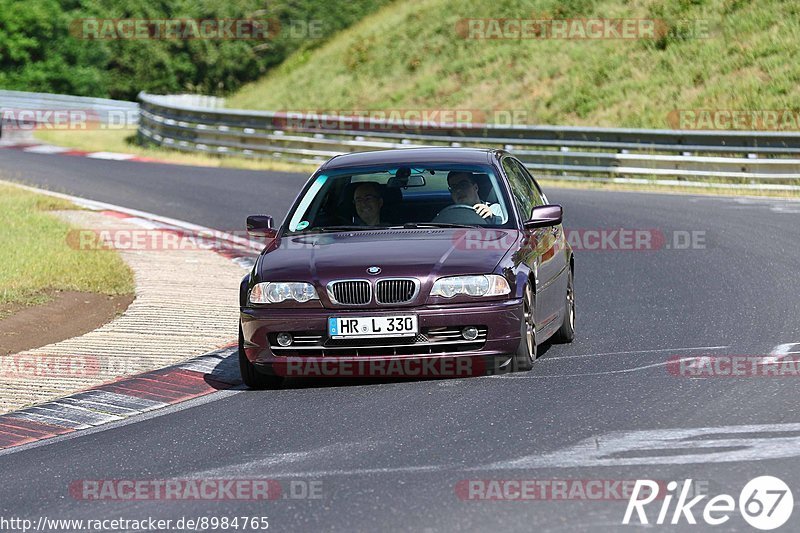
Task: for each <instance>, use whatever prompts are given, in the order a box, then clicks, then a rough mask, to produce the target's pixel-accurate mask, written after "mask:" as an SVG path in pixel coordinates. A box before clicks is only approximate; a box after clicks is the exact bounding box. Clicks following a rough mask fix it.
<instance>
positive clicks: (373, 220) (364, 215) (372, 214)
mask: <svg viewBox="0 0 800 533" xmlns="http://www.w3.org/2000/svg"><path fill="white" fill-rule="evenodd" d="M353 204H355V207H356V214H357V215H358V218H357V219H356V222H358V223H360V224H359V225H364V226H377V225H379V224H380V223H381V208H383V198H382V196H381V190H380V188H379V187H378V184H377V183H373V182H367V183H364V184H363V185H359V186H358V187H357V188H356V190H355V192H354V193H353Z"/></svg>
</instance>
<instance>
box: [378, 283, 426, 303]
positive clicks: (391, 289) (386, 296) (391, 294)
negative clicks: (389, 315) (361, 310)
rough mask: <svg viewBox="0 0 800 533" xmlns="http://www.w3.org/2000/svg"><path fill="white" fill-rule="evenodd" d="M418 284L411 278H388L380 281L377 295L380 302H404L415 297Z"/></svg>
mask: <svg viewBox="0 0 800 533" xmlns="http://www.w3.org/2000/svg"><path fill="white" fill-rule="evenodd" d="M414 292H416V285H415V283H414V281H413V280H410V279H387V280H381V281H379V282H378V287H377V291H376V297H377V300H378V303H382V304H402V303H406V302H410V301H411V299H412V298H414Z"/></svg>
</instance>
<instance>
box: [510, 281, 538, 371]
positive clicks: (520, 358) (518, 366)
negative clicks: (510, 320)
mask: <svg viewBox="0 0 800 533" xmlns="http://www.w3.org/2000/svg"><path fill="white" fill-rule="evenodd" d="M534 309H536V304H535V301H534V298H533V291H531V286H530V285H525V290H524V295H523V297H522V320H520V325H519V336H520V339H519V347H518V348H517V353H516V354H514V358H513V359H512V360H511V361H512V363H511V371H512V372H525V371H528V370H530V369H531V368H533V362H534V360H536V357H537V354H538V350H537V348H536V323H535V318H534V313H533V311H534Z"/></svg>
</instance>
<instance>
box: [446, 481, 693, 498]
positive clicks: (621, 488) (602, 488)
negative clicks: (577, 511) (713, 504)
mask: <svg viewBox="0 0 800 533" xmlns="http://www.w3.org/2000/svg"><path fill="white" fill-rule="evenodd" d="M666 483H667V482H666V481H665V482H663V483H662V484H661V486H660V487H657V488H656V489H654V490H656V491H657V492H660V493H661V494H662V496H661V497H663V493H664V492H665V490H666ZM635 485H636V480H635V479H462V480H460V481H458V482H457V483H456V485H455V493H456V496H457V497H458V498H459V499H460V500H464V501H563V500H588V501H615V500H629V499H630V497H631V495H633V493H634V486H635ZM706 488H707V484H706ZM698 489H702V490H704V489H703V487H698ZM647 495H648V496H649V495H650V493H649V492H648V494H647ZM656 497H658V494H656Z"/></svg>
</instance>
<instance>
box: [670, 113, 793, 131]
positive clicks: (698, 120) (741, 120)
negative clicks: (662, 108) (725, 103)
mask: <svg viewBox="0 0 800 533" xmlns="http://www.w3.org/2000/svg"><path fill="white" fill-rule="evenodd" d="M667 124H669V127H670V128H673V129H676V130H725V131H729V130H733V131H798V130H800V110H797V109H674V110H672V111H670V112H669V113H668V114H667Z"/></svg>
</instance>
